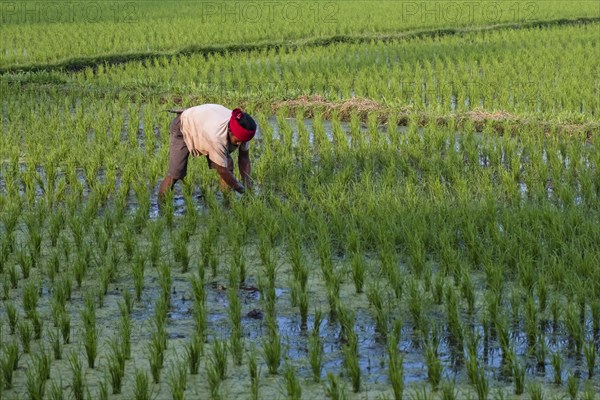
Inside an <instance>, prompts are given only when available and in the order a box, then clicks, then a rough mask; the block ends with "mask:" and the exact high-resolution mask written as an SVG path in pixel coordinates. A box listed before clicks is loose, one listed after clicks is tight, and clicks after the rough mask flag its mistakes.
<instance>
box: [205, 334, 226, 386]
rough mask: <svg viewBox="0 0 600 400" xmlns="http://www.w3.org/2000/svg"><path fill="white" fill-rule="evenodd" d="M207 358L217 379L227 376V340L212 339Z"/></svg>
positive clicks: (220, 379) (221, 379)
mask: <svg viewBox="0 0 600 400" xmlns="http://www.w3.org/2000/svg"><path fill="white" fill-rule="evenodd" d="M209 358H210V361H211V365H212V368H214V370H215V372H216V373H217V377H218V379H219V381H223V380H224V379H225V378H226V377H227V342H226V341H222V340H214V341H213V342H212V347H211V352H210V356H209Z"/></svg>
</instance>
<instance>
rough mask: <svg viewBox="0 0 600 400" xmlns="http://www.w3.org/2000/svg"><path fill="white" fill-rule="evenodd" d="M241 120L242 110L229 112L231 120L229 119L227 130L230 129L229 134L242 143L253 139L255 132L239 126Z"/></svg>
mask: <svg viewBox="0 0 600 400" xmlns="http://www.w3.org/2000/svg"><path fill="white" fill-rule="evenodd" d="M241 118H242V110H240V109H239V108H236V109H235V110H233V111H232V112H231V118H230V119H229V129H231V133H233V136H235V137H236V138H238V139H240V140H241V141H243V142H247V141H248V140H250V139H252V138H253V137H254V134H255V133H256V131H255V130H254V131H251V130H248V129H246V128H244V127H243V126H241V125H240V119H241Z"/></svg>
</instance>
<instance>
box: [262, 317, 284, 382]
mask: <svg viewBox="0 0 600 400" xmlns="http://www.w3.org/2000/svg"><path fill="white" fill-rule="evenodd" d="M266 325H267V331H268V333H267V335H266V336H265V337H263V339H262V354H263V357H264V359H265V363H266V364H267V370H268V371H269V374H270V375H277V373H278V369H279V364H280V363H281V340H280V338H279V329H278V327H277V320H276V319H275V317H274V316H273V317H269V316H268V314H267V321H266Z"/></svg>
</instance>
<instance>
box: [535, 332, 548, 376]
mask: <svg viewBox="0 0 600 400" xmlns="http://www.w3.org/2000/svg"><path fill="white" fill-rule="evenodd" d="M546 355H547V346H546V339H545V338H544V334H543V333H540V336H539V337H538V339H537V345H536V348H535V359H536V363H537V367H538V369H540V370H542V371H543V370H544V369H545V368H546Z"/></svg>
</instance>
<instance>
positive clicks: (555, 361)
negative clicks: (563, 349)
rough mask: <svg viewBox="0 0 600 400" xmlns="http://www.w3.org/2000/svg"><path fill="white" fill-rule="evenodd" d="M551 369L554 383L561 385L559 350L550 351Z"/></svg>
mask: <svg viewBox="0 0 600 400" xmlns="http://www.w3.org/2000/svg"><path fill="white" fill-rule="evenodd" d="M551 363H552V369H553V370H554V384H555V385H562V371H563V358H562V355H561V354H560V353H559V352H556V353H552V359H551Z"/></svg>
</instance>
